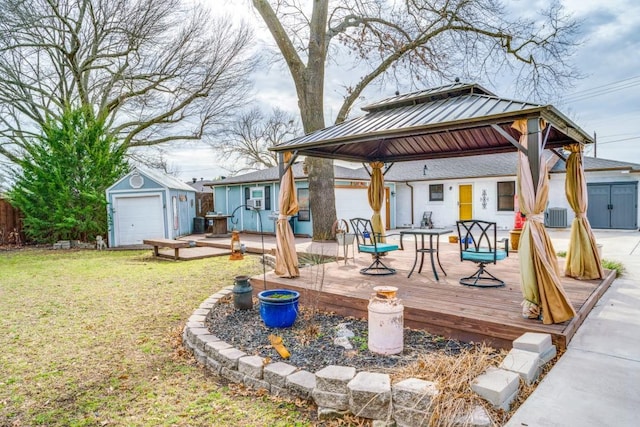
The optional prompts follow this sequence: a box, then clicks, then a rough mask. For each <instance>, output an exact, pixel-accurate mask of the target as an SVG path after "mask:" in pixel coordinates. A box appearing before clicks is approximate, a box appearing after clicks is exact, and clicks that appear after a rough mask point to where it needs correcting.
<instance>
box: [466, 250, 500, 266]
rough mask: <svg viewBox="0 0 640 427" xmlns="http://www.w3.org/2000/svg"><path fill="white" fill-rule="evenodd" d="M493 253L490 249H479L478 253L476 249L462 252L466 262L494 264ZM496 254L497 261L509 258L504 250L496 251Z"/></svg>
mask: <svg viewBox="0 0 640 427" xmlns="http://www.w3.org/2000/svg"><path fill="white" fill-rule="evenodd" d="M493 252H494V251H489V248H478V250H477V251H476V250H475V249H474V248H469V249H465V250H464V251H462V259H463V260H466V261H475V262H485V263H486V262H493ZM495 253H496V258H495V259H496V261H500V260H502V259H505V258H506V257H507V253H506V252H505V251H503V250H502V249H498V250H496V251H495Z"/></svg>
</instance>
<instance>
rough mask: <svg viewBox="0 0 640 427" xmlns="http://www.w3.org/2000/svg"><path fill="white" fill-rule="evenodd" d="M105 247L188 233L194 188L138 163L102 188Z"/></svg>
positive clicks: (190, 231) (194, 211)
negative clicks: (106, 224) (105, 223)
mask: <svg viewBox="0 0 640 427" xmlns="http://www.w3.org/2000/svg"><path fill="white" fill-rule="evenodd" d="M106 196H107V214H108V218H109V233H108V236H109V237H108V238H109V246H111V247H118V246H128V245H138V244H142V241H143V240H144V239H154V238H167V239H175V238H176V237H179V236H184V235H188V234H191V233H192V232H193V223H194V218H195V216H196V203H195V200H196V191H195V190H194V189H193V188H192V187H190V186H189V185H187V184H185V183H183V182H181V181H179V180H178V179H176V178H174V177H172V176H169V175H166V174H163V173H160V172H158V171H155V170H151V169H147V168H144V167H141V166H138V167H135V168H134V169H133V170H132V171H131V172H129V173H128V174H126V175H124V176H123V177H122V178H120V179H119V180H118V181H116V182H115V183H114V184H113V185H112V186H110V187H109V188H107V190H106Z"/></svg>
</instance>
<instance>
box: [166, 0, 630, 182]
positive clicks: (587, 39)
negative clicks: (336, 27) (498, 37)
mask: <svg viewBox="0 0 640 427" xmlns="http://www.w3.org/2000/svg"><path fill="white" fill-rule="evenodd" d="M539 1H540V2H545V0H539ZM561 2H562V4H563V5H564V6H565V8H566V10H567V11H569V12H570V13H572V14H573V16H574V17H575V18H577V19H579V20H580V21H582V27H581V36H580V38H581V41H582V43H581V45H580V46H579V47H578V49H577V52H576V55H575V57H574V58H573V61H574V63H575V64H576V66H577V68H578V70H579V71H580V73H582V74H583V75H584V76H585V77H584V78H583V79H581V80H579V81H577V82H575V87H574V88H573V89H570V90H568V91H567V92H566V93H561V94H558V99H557V100H553V101H552V102H551V103H552V104H553V105H554V106H555V107H556V108H557V109H559V110H560V111H561V112H562V113H563V114H565V115H566V116H567V117H569V118H570V119H571V120H572V121H573V122H574V123H576V124H577V125H578V126H580V127H581V128H582V129H583V130H584V131H585V132H587V133H588V134H590V135H594V134H595V135H596V139H597V144H596V148H595V150H596V151H597V157H600V158H606V159H611V160H619V161H628V162H633V163H640V1H637V0H608V1H606V2H605V1H602V0H561ZM216 3H218V2H217V1H216ZM507 3H508V4H509V7H512V8H517V7H519V6H520V5H522V7H527V5H529V4H531V3H532V2H531V0H507ZM240 4H241V5H242V6H239V5H237V4H236V5H235V6H234V9H233V12H232V13H234V14H235V16H238V17H242V18H244V19H252V18H253V15H252V14H251V13H249V12H248V11H246V10H243V9H242V8H244V9H247V8H248V7H249V3H248V2H240ZM218 9H219V8H218V6H217V5H216V10H218ZM239 10H240V11H241V12H242V13H239V12H238V11H239ZM222 12H224V8H223V10H222ZM256 34H257V37H256V38H257V43H259V44H269V43H270V42H271V39H270V37H271V36H270V35H269V34H268V33H265V32H264V30H263V31H260V30H258V31H257V33H256ZM344 76H345V71H344V70H343V69H341V68H340V67H338V66H333V67H331V68H330V69H329V70H327V74H326V85H325V111H326V114H325V117H326V120H327V124H330V123H331V120H332V118H334V117H335V115H336V113H337V110H338V108H339V105H340V104H341V101H342V95H341V92H340V89H341V87H342V83H343V82H342V79H343V78H344ZM254 83H255V87H256V99H255V100H254V101H253V102H254V104H257V105H261V106H263V107H264V108H265V111H269V110H270V109H271V108H272V107H273V106H278V107H279V108H281V109H284V110H286V111H289V112H292V113H295V114H298V106H297V97H296V94H295V90H294V87H293V83H292V81H291V77H290V75H289V73H288V71H287V70H286V69H285V68H283V66H278V65H275V66H272V67H271V68H269V69H264V68H263V69H261V70H260V71H259V72H258V73H256V76H255V78H254ZM476 83H479V84H480V85H482V86H485V87H486V88H487V89H489V90H491V91H493V92H494V93H496V94H497V95H499V96H501V97H505V98H511V99H518V100H522V97H519V96H517V94H515V93H513V89H512V85H511V79H509V78H505V79H503V80H501V81H498V82H497V84H496V86H491V85H490V84H489V83H488V82H483V81H478V82H476ZM395 90H396V86H395V85H394V86H393V87H387V88H383V89H382V90H380V91H369V92H368V93H367V99H364V100H362V102H361V103H360V104H359V105H358V106H357V107H356V108H354V109H353V110H352V112H351V115H350V118H353V117H357V116H360V115H362V114H364V112H362V111H360V110H359V106H362V105H365V104H369V103H372V102H374V101H376V100H379V99H382V98H386V97H388V96H392V95H393V93H394V92H395ZM400 90H401V92H402V91H403V90H402V88H400ZM165 150H166V156H167V160H168V162H169V166H170V168H172V169H173V170H174V171H175V172H176V174H177V175H178V177H179V178H181V179H182V180H184V181H189V180H191V179H192V178H196V179H205V180H210V179H214V178H217V177H219V176H225V175H228V172H227V171H226V170H225V169H224V164H221V163H220V160H219V158H218V157H217V156H216V153H215V152H214V151H213V150H212V149H211V148H210V147H208V146H206V145H204V144H190V145H188V146H187V147H185V146H182V147H175V148H170V147H165ZM586 155H590V156H593V155H594V149H593V148H591V149H588V151H587V152H586Z"/></svg>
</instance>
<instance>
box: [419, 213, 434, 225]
mask: <svg viewBox="0 0 640 427" xmlns="http://www.w3.org/2000/svg"><path fill="white" fill-rule="evenodd" d="M431 214H432V212H431V211H425V212H424V213H423V214H422V221H420V228H433V221H432V220H431Z"/></svg>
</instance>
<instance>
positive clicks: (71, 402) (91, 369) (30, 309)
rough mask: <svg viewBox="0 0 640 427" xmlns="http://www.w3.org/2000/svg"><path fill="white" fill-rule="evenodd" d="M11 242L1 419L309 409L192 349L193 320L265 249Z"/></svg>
mask: <svg viewBox="0 0 640 427" xmlns="http://www.w3.org/2000/svg"><path fill="white" fill-rule="evenodd" d="M150 254H151V252H150V251H88V250H87V251H52V250H35V249H28V250H20V251H4V252H0V330H1V331H2V334H0V348H2V352H1V354H0V425H3V426H4V425H13V426H27V425H29V426H31V425H46V426H115V425H117V426H120V425H127V426H158V425H168V426H174V425H175V426H196V425H198V426H199V425H209V426H234V427H235V426H291V425H300V426H304V425H310V422H309V419H310V417H309V413H308V412H307V411H308V410H309V409H308V408H305V407H304V406H302V407H298V406H295V405H293V404H291V403H287V402H283V401H281V400H277V399H276V398H273V397H270V396H269V395H259V394H256V393H249V392H246V391H245V390H244V389H242V388H241V387H239V386H236V385H229V386H225V385H223V383H222V381H221V380H220V378H219V377H216V376H212V375H210V374H208V373H207V372H206V370H204V369H203V368H201V367H198V366H197V365H195V364H194V361H193V359H192V358H191V357H188V356H186V355H185V352H184V351H183V349H182V347H181V343H180V336H181V333H182V328H183V326H184V322H185V320H186V319H187V318H188V317H189V316H190V315H191V313H192V312H193V310H194V309H195V308H197V307H198V306H199V305H200V303H201V302H202V301H203V300H204V299H206V298H207V297H208V296H209V295H211V294H212V293H214V292H216V291H217V290H219V289H220V288H222V287H225V286H228V285H231V284H233V278H234V277H235V276H236V275H239V274H250V275H251V274H257V273H259V272H260V271H261V266H260V265H259V263H258V258H255V257H246V258H245V260H243V261H235V262H230V261H229V260H228V259H227V258H226V257H222V258H208V259H203V260H197V261H189V262H172V261H157V260H155V259H153V258H152V257H151V256H150Z"/></svg>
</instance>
